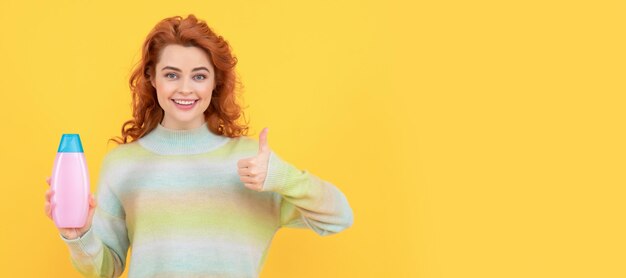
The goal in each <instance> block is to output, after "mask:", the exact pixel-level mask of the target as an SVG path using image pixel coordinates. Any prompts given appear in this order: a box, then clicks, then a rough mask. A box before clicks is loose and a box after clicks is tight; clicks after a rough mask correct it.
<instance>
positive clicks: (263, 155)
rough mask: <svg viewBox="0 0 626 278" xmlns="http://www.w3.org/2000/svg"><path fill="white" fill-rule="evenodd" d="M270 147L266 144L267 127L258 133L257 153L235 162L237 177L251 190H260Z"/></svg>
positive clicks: (265, 175) (263, 180)
mask: <svg viewBox="0 0 626 278" xmlns="http://www.w3.org/2000/svg"><path fill="white" fill-rule="evenodd" d="M270 153H271V150H270V147H269V145H268V144H267V127H266V128H264V129H263V130H262V131H261V134H259V153H258V154H257V155H256V156H253V157H250V158H245V159H241V160H239V162H237V167H238V171H237V172H238V173H239V179H240V180H241V182H243V184H244V185H245V186H246V187H247V188H250V189H252V190H256V191H262V190H263V183H264V182H265V178H266V177H267V166H268V163H269V159H270Z"/></svg>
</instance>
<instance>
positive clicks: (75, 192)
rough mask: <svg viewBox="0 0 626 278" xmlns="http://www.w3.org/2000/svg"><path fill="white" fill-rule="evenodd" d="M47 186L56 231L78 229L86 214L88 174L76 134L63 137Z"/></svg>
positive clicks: (84, 220)
mask: <svg viewBox="0 0 626 278" xmlns="http://www.w3.org/2000/svg"><path fill="white" fill-rule="evenodd" d="M50 186H51V187H52V190H54V195H52V198H51V200H50V202H51V203H53V204H54V208H53V210H52V219H53V220H54V224H55V225H56V226H57V227H59V228H81V227H83V226H85V223H86V221H87V213H88V212H89V190H90V187H89V173H88V172H87V163H86V161H85V154H84V153H83V145H82V144H81V142H80V136H78V134H63V136H62V137H61V143H60V144H59V150H58V152H57V156H56V159H55V161H54V169H53V171H52V178H51V180H50Z"/></svg>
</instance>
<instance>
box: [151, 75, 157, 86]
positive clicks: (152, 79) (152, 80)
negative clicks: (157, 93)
mask: <svg viewBox="0 0 626 278" xmlns="http://www.w3.org/2000/svg"><path fill="white" fill-rule="evenodd" d="M150 84H152V87H154V88H155V89H156V84H154V78H153V77H152V76H150Z"/></svg>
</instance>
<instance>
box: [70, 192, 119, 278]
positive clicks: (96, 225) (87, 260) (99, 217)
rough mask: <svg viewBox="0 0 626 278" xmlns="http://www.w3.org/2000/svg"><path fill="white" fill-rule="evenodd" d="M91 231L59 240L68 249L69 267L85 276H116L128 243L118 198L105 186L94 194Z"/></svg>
mask: <svg viewBox="0 0 626 278" xmlns="http://www.w3.org/2000/svg"><path fill="white" fill-rule="evenodd" d="M97 200H98V202H97V207H96V211H95V213H94V216H93V222H92V225H91V228H90V229H89V230H88V231H87V232H86V233H85V234H83V236H82V237H80V238H77V239H66V238H64V237H63V236H61V239H63V241H65V243H67V246H68V247H69V250H70V257H71V261H72V265H73V266H74V268H75V269H76V270H78V271H79V272H80V273H81V274H83V276H85V277H118V276H120V275H121V274H122V272H123V270H124V265H125V262H126V254H127V251H128V246H129V240H128V235H127V230H126V221H125V219H124V218H125V216H124V213H123V209H122V207H121V205H120V202H119V199H118V198H117V196H115V194H113V192H112V191H111V189H110V188H109V187H108V186H107V184H105V183H101V184H100V186H99V187H98V193H97Z"/></svg>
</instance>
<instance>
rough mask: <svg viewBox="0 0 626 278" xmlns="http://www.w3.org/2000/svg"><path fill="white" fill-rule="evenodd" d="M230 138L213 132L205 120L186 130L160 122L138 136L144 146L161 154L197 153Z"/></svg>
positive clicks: (214, 146)
mask: <svg viewBox="0 0 626 278" xmlns="http://www.w3.org/2000/svg"><path fill="white" fill-rule="evenodd" d="M229 139H230V138H229V137H226V136H221V135H218V134H215V133H213V132H212V131H211V130H209V127H208V125H207V123H206V122H205V123H204V124H202V125H201V126H200V127H197V128H194V129H187V130H175V129H169V128H166V127H164V126H163V125H161V124H160V123H159V124H158V125H157V126H156V128H154V129H153V130H152V131H150V132H149V133H148V134H146V135H145V136H144V137H141V138H139V140H138V142H139V144H140V145H141V146H143V147H144V148H146V149H148V150H150V151H152V152H155V153H158V154H162V155H185V154H199V153H205V152H208V151H211V150H214V149H216V148H218V147H220V146H222V145H224V144H225V143H226V142H228V140H229Z"/></svg>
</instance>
